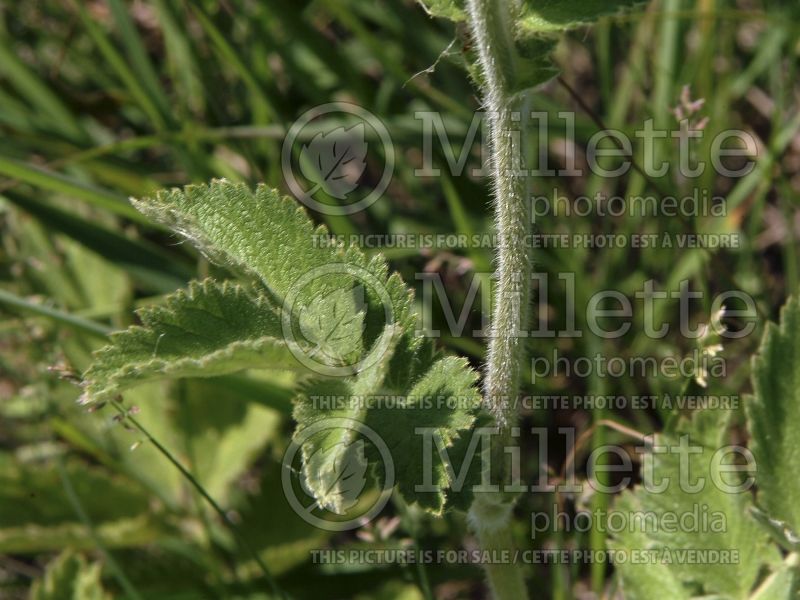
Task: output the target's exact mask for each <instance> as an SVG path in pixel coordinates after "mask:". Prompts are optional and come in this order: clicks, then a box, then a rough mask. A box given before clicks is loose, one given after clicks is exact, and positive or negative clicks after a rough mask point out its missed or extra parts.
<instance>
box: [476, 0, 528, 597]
mask: <svg viewBox="0 0 800 600" xmlns="http://www.w3.org/2000/svg"><path fill="white" fill-rule="evenodd" d="M467 10H468V14H469V22H470V28H471V30H472V37H473V41H474V44H475V47H476V48H477V51H478V59H479V63H480V67H481V73H482V76H483V82H482V83H483V101H484V105H485V109H486V110H487V113H488V119H489V136H490V140H489V142H490V146H491V169H492V185H493V195H494V208H495V225H496V228H497V235H498V241H499V245H498V246H499V247H498V253H497V257H496V261H497V283H496V289H495V295H494V306H493V314H492V326H491V335H490V338H489V348H488V355H487V356H488V360H487V365H486V373H485V387H484V402H485V404H486V407H487V409H488V410H489V412H490V413H491V414H492V415H493V416H494V419H495V421H496V423H497V425H498V427H499V428H500V433H501V435H498V436H495V439H494V444H495V445H494V447H493V448H492V457H491V459H492V461H493V463H494V464H497V462H498V461H500V463H501V464H502V461H503V458H504V451H503V446H505V444H506V442H507V440H508V439H509V438H510V431H511V428H512V427H513V426H514V425H515V424H516V421H517V417H516V406H517V403H516V399H517V397H518V394H519V388H520V379H521V373H522V367H523V362H524V360H525V338H524V337H522V336H523V333H522V332H523V331H525V330H526V328H527V324H528V313H529V305H530V288H529V286H530V275H531V268H532V266H531V256H530V250H529V245H528V240H529V233H530V230H531V220H530V215H529V211H528V204H527V202H526V198H525V194H526V191H527V180H526V179H525V178H524V177H523V176H522V175H521V173H520V168H521V166H522V157H523V151H522V150H523V148H522V146H523V142H522V140H523V136H522V129H523V125H524V121H525V119H526V115H525V114H521V108H522V107H523V106H524V105H525V102H524V99H523V98H522V97H521V96H520V95H519V94H515V93H514V81H515V77H516V75H515V74H516V72H517V71H516V69H517V66H518V65H517V63H518V57H517V52H516V48H515V45H514V37H513V27H514V18H515V16H516V15H517V13H518V11H519V5H518V4H517V2H516V1H515V0H468V2H467ZM501 470H502V469H501ZM501 477H502V479H501V480H502V481H505V477H504V475H503V474H501ZM469 519H470V524H471V526H472V528H473V529H474V531H475V533H476V534H477V536H478V540H479V542H480V544H481V547H482V549H483V550H489V551H495V550H502V551H511V550H512V549H513V536H512V504H511V503H510V502H509V501H507V499H506V498H505V497H504V496H503V494H502V493H501V492H497V493H492V494H479V495H478V496H477V497H476V500H475V501H474V502H473V504H472V507H471V508H470V512H469ZM486 574H487V577H488V579H489V586H490V588H491V591H492V594H493V596H494V598H495V599H496V600H506V599H519V598H526V597H527V592H526V589H525V580H524V577H523V572H522V570H521V567H520V566H519V565H517V564H504V565H487V566H486Z"/></svg>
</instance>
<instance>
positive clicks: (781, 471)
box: [745, 297, 800, 531]
mask: <svg viewBox="0 0 800 600" xmlns="http://www.w3.org/2000/svg"><path fill="white" fill-rule="evenodd" d="M752 380H753V390H754V396H753V397H752V398H750V399H749V400H748V402H747V403H746V404H745V409H746V412H747V424H748V430H749V432H750V437H751V439H750V449H751V451H752V452H753V456H754V458H755V462H756V465H757V467H758V473H757V475H756V485H757V487H758V502H759V505H760V506H761V508H763V509H764V510H765V511H766V513H767V514H768V515H769V517H770V518H771V519H777V520H779V521H783V522H784V523H786V524H788V526H789V527H791V528H792V529H793V530H794V531H800V504H798V502H797V498H800V479H798V477H797V473H798V472H800V430H798V423H800V301H799V300H798V299H797V298H796V297H793V298H790V299H789V301H788V302H787V303H786V305H785V306H784V308H783V310H782V311H781V320H780V325H775V324H773V323H770V324H768V325H767V328H766V331H765V332H764V338H763V340H762V341H761V348H760V349H759V351H758V354H757V355H756V356H755V357H754V358H753V374H752Z"/></svg>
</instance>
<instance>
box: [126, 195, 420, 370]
mask: <svg viewBox="0 0 800 600" xmlns="http://www.w3.org/2000/svg"><path fill="white" fill-rule="evenodd" d="M134 206H136V207H137V208H138V209H139V210H141V211H142V212H144V213H145V214H147V215H148V216H150V217H152V218H153V219H155V220H157V221H159V222H161V223H164V224H166V225H167V226H169V227H171V228H172V229H174V230H175V231H177V232H178V233H180V234H181V235H183V236H185V237H186V238H187V239H189V240H190V241H191V242H192V243H194V244H195V245H197V246H198V247H199V248H200V249H201V250H202V251H203V252H205V253H206V254H207V255H208V256H209V257H210V258H211V259H212V260H215V261H217V262H219V263H222V264H225V265H228V266H230V267H233V268H236V269H238V270H241V271H244V272H245V273H248V274H250V275H253V276H255V278H256V279H257V280H258V282H259V285H261V286H263V287H264V289H265V291H266V293H267V294H268V296H269V297H270V298H271V299H272V300H273V305H274V306H275V307H276V310H278V311H279V312H280V313H281V315H282V316H283V319H284V321H286V320H288V321H290V322H291V325H292V327H293V329H292V335H293V336H294V337H295V338H299V339H296V341H297V342H298V343H302V344H305V345H308V346H309V348H311V351H312V352H315V354H314V356H312V358H313V359H314V360H319V361H320V362H321V363H322V364H332V365H345V366H347V365H352V364H354V362H357V360H358V358H359V357H361V356H362V354H363V353H364V352H365V349H366V348H370V347H371V346H372V344H373V343H374V342H375V340H376V339H377V338H378V336H380V335H381V332H382V331H383V328H384V326H386V325H392V324H397V325H399V326H400V327H401V328H402V330H403V339H402V341H401V343H400V344H399V347H398V356H397V358H396V359H395V360H394V364H393V367H392V369H391V373H392V374H391V377H390V379H395V378H397V379H398V380H402V379H403V378H405V377H407V376H409V375H410V374H412V373H414V372H415V371H414V369H417V368H418V367H419V363H418V361H417V360H416V358H415V356H416V354H417V350H418V349H419V348H420V347H421V345H422V340H421V339H420V338H417V337H415V335H414V326H415V323H416V317H415V315H414V313H413V311H412V305H411V301H412V292H411V291H410V290H409V289H408V288H407V287H406V286H405V284H404V283H403V281H402V279H401V278H400V277H399V276H398V275H397V274H393V275H391V276H390V275H389V270H388V266H387V264H386V261H385V259H383V257H381V256H375V257H372V258H368V257H366V256H365V255H364V254H363V253H362V252H361V251H360V250H359V249H358V248H355V247H343V246H341V245H337V244H330V241H329V237H328V233H327V230H326V229H325V228H324V227H315V226H314V224H313V223H312V221H311V220H310V219H309V218H308V216H307V215H306V213H305V211H304V210H303V208H302V207H300V206H299V205H298V204H297V203H296V202H295V201H294V200H292V199H290V198H287V197H283V196H281V195H280V194H278V192H277V191H275V190H272V189H270V188H268V187H266V186H264V185H260V186H258V188H257V189H256V190H255V192H253V191H251V190H250V189H249V188H248V187H247V186H245V185H243V184H234V183H230V182H227V181H224V180H215V181H213V182H212V183H211V184H209V185H193V186H188V187H186V188H184V189H183V190H179V189H173V190H170V191H164V192H161V193H159V194H157V195H156V196H155V197H154V198H146V199H143V200H136V201H134ZM337 290H338V291H337ZM331 291H336V296H335V298H334V299H333V300H327V299H326V298H327V296H328V295H330V293H331ZM349 294H352V296H353V297H352V298H350V297H348V295H349ZM331 302H333V303H334V304H335V309H336V310H337V319H336V320H337V325H336V326H335V327H331V326H330V324H329V322H330V319H331V315H330V310H331ZM295 326H296V327H295Z"/></svg>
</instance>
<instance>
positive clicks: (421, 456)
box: [367, 357, 480, 513]
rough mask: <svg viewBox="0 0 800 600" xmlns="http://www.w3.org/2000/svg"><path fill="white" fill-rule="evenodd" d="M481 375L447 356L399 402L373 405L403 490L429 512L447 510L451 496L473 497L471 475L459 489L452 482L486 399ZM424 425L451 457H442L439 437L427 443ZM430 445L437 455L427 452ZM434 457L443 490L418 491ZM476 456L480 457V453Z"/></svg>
mask: <svg viewBox="0 0 800 600" xmlns="http://www.w3.org/2000/svg"><path fill="white" fill-rule="evenodd" d="M477 378H478V375H477V373H476V372H475V371H473V370H472V369H470V368H469V365H468V364H467V361H466V360H464V359H462V358H455V357H446V358H442V359H440V360H438V361H437V362H436V363H434V364H433V365H432V366H431V368H430V369H429V370H428V372H427V373H425V374H424V375H423V376H422V377H421V378H420V379H419V381H417V382H416V383H415V384H414V385H413V386H412V387H411V389H410V390H409V391H408V392H407V393H406V394H405V395H404V396H403V397H402V398H400V399H399V402H398V403H397V404H396V405H391V406H386V407H381V408H379V409H376V410H372V411H370V412H369V414H368V415H367V424H368V425H369V426H370V427H372V429H374V430H375V431H376V432H377V433H378V434H379V435H380V436H381V438H382V439H383V440H384V442H386V445H387V447H388V448H389V452H390V453H391V456H392V459H393V461H394V469H395V474H396V478H397V481H398V489H399V491H400V493H401V494H403V496H404V498H405V499H406V501H407V502H409V503H412V502H416V503H417V504H419V505H420V506H422V507H424V508H425V509H427V510H429V511H432V512H434V513H441V512H442V510H444V508H445V503H446V501H447V500H449V499H451V498H448V496H454V495H465V496H470V487H471V484H472V483H473V481H472V479H465V480H464V482H463V488H461V489H459V490H458V492H454V491H453V490H452V487H453V484H454V483H455V481H456V479H457V478H458V474H459V473H460V469H461V467H462V463H463V459H464V450H465V448H464V447H463V446H464V444H463V443H462V444H460V445H459V446H458V448H457V449H456V448H455V446H456V442H458V441H459V439H460V437H461V436H462V435H463V434H464V433H465V432H468V431H469V430H470V429H471V428H472V426H473V424H474V423H475V410H476V409H477V407H478V405H479V404H480V394H479V393H478V391H477V388H476V387H475V384H476V382H477ZM423 427H424V428H428V429H433V430H435V431H434V432H431V434H430V435H435V436H437V438H438V440H439V444H441V447H442V448H444V451H445V452H447V455H446V457H443V456H440V451H439V450H440V448H439V447H438V446H437V445H435V442H433V440H432V442H431V445H432V446H433V447H432V448H426V446H425V444H424V443H423V436H422V435H421V432H419V431H417V428H423ZM464 441H466V440H464ZM428 450H430V451H432V454H433V456H428V457H426V456H425V452H426V451H428ZM428 459H430V460H431V464H430V466H431V469H432V473H433V476H432V483H433V485H434V486H435V487H436V488H438V491H436V492H433V491H430V492H424V491H423V492H418V491H417V490H416V487H417V486H421V485H422V484H423V483H424V482H425V473H423V469H424V468H425V464H426V460H428ZM473 460H475V461H477V460H478V457H477V456H475V457H473ZM446 461H447V462H446ZM448 462H449V464H448ZM460 504H468V502H466V503H460Z"/></svg>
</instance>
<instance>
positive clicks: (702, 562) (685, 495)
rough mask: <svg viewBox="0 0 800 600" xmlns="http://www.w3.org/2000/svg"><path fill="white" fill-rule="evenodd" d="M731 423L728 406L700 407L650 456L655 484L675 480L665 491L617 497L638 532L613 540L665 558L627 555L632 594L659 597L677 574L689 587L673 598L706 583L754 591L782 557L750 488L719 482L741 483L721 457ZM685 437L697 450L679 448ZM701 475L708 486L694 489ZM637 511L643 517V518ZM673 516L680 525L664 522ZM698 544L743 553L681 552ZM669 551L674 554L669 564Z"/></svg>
mask: <svg viewBox="0 0 800 600" xmlns="http://www.w3.org/2000/svg"><path fill="white" fill-rule="evenodd" d="M727 422H728V417H727V416H724V415H723V416H721V415H720V411H705V412H699V413H697V414H695V415H694V418H693V419H692V421H691V423H682V424H680V425H679V426H678V428H677V430H676V432H675V433H674V434H671V435H669V436H666V435H662V436H656V442H655V443H656V447H658V446H660V447H661V448H662V450H666V451H659V452H656V453H654V454H651V455H650V457H649V458H651V459H652V461H653V473H654V477H653V484H654V485H658V484H659V483H660V482H668V483H667V486H666V488H665V489H664V490H663V491H660V490H658V491H657V490H648V489H646V488H645V487H643V486H640V487H637V488H636V489H635V490H634V491H633V492H630V491H628V492H625V493H623V495H622V497H621V498H620V499H619V500H618V501H617V503H616V504H615V511H617V512H619V513H620V515H621V520H622V521H623V522H624V523H626V524H627V527H626V529H628V528H629V527H630V528H632V531H623V532H620V534H619V535H615V538H614V541H613V542H612V544H611V545H612V547H613V548H614V549H615V550H620V551H623V552H625V553H627V556H628V557H629V558H630V557H631V556H632V555H633V554H635V553H637V552H641V551H643V550H655V551H656V557H657V559H658V561H659V562H658V564H656V565H653V564H635V563H634V562H633V561H631V560H627V561H620V562H619V563H618V564H617V565H616V566H617V569H618V570H619V573H620V576H621V578H622V582H623V587H626V586H627V587H628V588H630V589H629V591H628V593H627V594H626V598H630V599H631V600H638V599H639V598H642V599H644V598H651V597H653V596H652V593H649V594H648V591H650V592H653V591H654V590H657V589H659V586H664V585H670V586H672V587H674V586H675V583H674V582H675V581H679V582H681V584H683V586H684V592H685V594H684V596H681V595H680V594H678V593H677V592H676V594H677V595H674V596H673V595H670V596H669V597H677V598H680V597H688V596H691V595H693V594H692V593H691V591H692V590H703V591H704V592H705V593H706V594H710V595H713V594H717V595H719V596H721V597H725V598H747V597H748V595H749V593H750V590H751V588H752V587H753V585H754V584H755V582H756V580H757V578H758V574H759V571H760V569H761V568H762V566H764V565H765V564H767V563H768V562H771V561H773V560H774V559H775V558H776V550H775V548H774V547H773V546H770V545H769V544H768V538H767V536H766V533H765V532H764V531H763V530H762V529H761V528H760V527H759V525H758V523H756V521H755V520H754V519H753V517H752V515H750V513H749V510H748V508H749V506H750V504H751V500H750V493H749V492H748V491H746V490H744V491H740V492H735V493H732V491H731V490H730V489H725V488H723V487H722V486H721V485H718V484H717V483H715V478H718V479H719V480H721V481H723V482H724V483H725V484H726V485H736V484H738V483H740V480H734V479H732V475H733V474H730V473H728V474H725V473H723V472H722V471H721V470H720V469H719V463H718V462H716V463H715V461H714V460H713V456H714V454H715V453H716V452H717V451H718V450H720V449H721V448H725V447H726V446H728V445H729V444H730V442H729V441H727V440H728V438H727ZM681 439H685V440H686V442H685V444H686V446H687V447H689V446H691V447H694V449H693V450H692V452H686V451H684V452H679V451H678V450H677V449H678V448H679V447H680V440H681ZM695 450H697V451H696V452H695ZM682 462H683V465H682V464H681V463H682ZM701 477H702V478H703V480H704V481H703V485H702V486H701V487H700V489H699V490H697V491H695V490H693V489H691V488H690V487H689V486H690V485H694V484H699V483H700V482H699V478H701ZM693 514H694V515H695V516H691V517H689V516H687V515H693ZM648 515H652V517H655V519H657V520H658V521H657V525H655V526H654V525H653V524H652V523H651V524H650V525H647V524H645V523H646V521H645V520H644V518H643V517H644V516H648ZM652 517H651V518H652ZM636 518H639V519H641V520H640V521H639V522H638V524H637V523H636V521H635V519H636ZM665 518H668V519H677V520H676V521H674V522H677V523H678V524H679V526H678V527H674V526H673V527H671V528H670V527H665V526H663V523H665V522H666V521H664V519H665ZM681 519H684V521H681ZM687 519H692V520H693V522H694V523H696V524H695V525H691V526H690V525H684V524H683V523H689V522H690V521H688V520H687ZM658 523H661V524H662V526H658ZM631 524H632V527H631ZM693 551H708V552H713V551H720V552H728V553H733V552H736V553H738V562H734V561H730V560H729V561H728V562H727V563H726V562H725V561H722V560H720V559H714V558H713V555H711V554H706V555H703V554H698V555H697V556H698V557H700V558H695V559H691V558H688V557H689V555H688V554H683V555H682V554H681V553H685V552H693ZM703 556H708V557H709V558H706V559H703V558H702V557H703ZM665 558H666V559H670V558H671V559H672V560H671V562H669V563H665V562H664V561H665ZM659 595H660V594H659Z"/></svg>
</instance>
